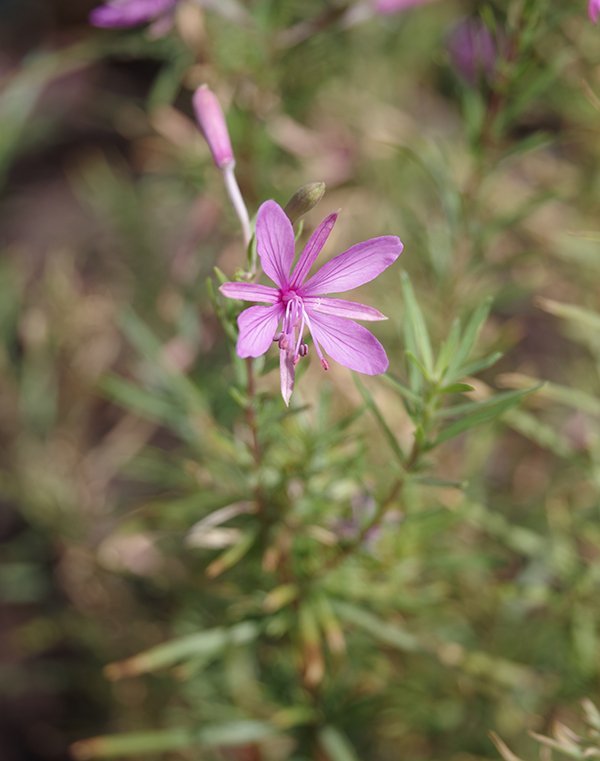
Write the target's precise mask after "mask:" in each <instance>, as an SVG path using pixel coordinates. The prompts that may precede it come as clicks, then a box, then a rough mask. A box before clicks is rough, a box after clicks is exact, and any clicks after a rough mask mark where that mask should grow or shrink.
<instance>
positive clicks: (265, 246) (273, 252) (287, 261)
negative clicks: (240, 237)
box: [256, 201, 294, 288]
mask: <svg viewBox="0 0 600 761" xmlns="http://www.w3.org/2000/svg"><path fill="white" fill-rule="evenodd" d="M256 248H257V250H258V255H259V256H260V261H261V264H262V268H263V271H264V273H265V274H266V275H267V277H270V278H271V280H272V281H273V282H274V283H277V285H278V286H279V287H280V288H286V287H287V284H288V278H289V274H290V267H291V266H292V262H293V261H294V230H293V228H292V223H291V222H290V220H289V219H288V218H287V216H286V214H285V212H284V210H283V209H282V208H281V206H280V205H279V204H278V203H275V201H265V203H263V204H262V206H261V207H260V209H259V210H258V214H257V216H256Z"/></svg>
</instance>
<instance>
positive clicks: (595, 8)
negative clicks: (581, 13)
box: [588, 0, 600, 24]
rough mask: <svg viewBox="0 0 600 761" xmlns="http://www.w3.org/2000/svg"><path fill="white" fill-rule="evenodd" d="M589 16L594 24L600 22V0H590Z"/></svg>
mask: <svg viewBox="0 0 600 761" xmlns="http://www.w3.org/2000/svg"><path fill="white" fill-rule="evenodd" d="M588 16H589V17H590V21H591V22H592V23H593V24H596V23H597V22H598V16H600V0H590V1H589V4H588Z"/></svg>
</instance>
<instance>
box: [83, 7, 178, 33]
mask: <svg viewBox="0 0 600 761" xmlns="http://www.w3.org/2000/svg"><path fill="white" fill-rule="evenodd" d="M176 2H177V0H113V2H109V3H106V4H105V5H101V6H100V7H99V8H96V9H94V10H93V11H92V12H91V13H90V17H89V18H90V23H91V24H93V25H94V26H101V27H129V26H137V25H138V24H145V23H146V22H147V21H151V20H152V19H155V18H157V17H158V16H160V15H162V14H163V13H166V12H167V11H169V10H171V9H172V8H174V7H175V3H176Z"/></svg>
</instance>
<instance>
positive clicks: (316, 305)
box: [302, 296, 387, 321]
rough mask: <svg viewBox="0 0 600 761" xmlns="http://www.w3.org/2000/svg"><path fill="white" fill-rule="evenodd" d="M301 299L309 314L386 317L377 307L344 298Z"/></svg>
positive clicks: (364, 317) (375, 318)
mask: <svg viewBox="0 0 600 761" xmlns="http://www.w3.org/2000/svg"><path fill="white" fill-rule="evenodd" d="M302 301H303V302H304V306H305V307H306V309H307V311H308V313H309V314H312V313H313V312H317V313H320V314H333V315H337V316H338V317H349V318H351V319H354V320H369V321H373V320H387V317H386V316H385V315H384V314H381V312H380V311H379V310H378V309H374V308H373V307H369V306H367V305H366V304H359V303H358V302H356V301H346V300H345V299H330V298H327V296H305V297H304V298H303V299H302Z"/></svg>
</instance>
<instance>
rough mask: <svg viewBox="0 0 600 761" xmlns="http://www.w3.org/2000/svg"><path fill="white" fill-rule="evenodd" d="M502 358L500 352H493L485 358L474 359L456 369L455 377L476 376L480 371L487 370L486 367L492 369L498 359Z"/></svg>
mask: <svg viewBox="0 0 600 761" xmlns="http://www.w3.org/2000/svg"><path fill="white" fill-rule="evenodd" d="M502 356H503V355H502V352H501V351H495V352H494V353H493V354H488V356H487V357H482V358H481V359H476V360H475V361H474V362H470V363H469V364H466V365H463V366H462V367H459V368H457V370H456V377H458V378H465V377H468V376H469V375H476V374H477V373H480V372H481V371H482V370H487V369H488V367H492V365H495V364H496V362H498V360H499V359H502Z"/></svg>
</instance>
